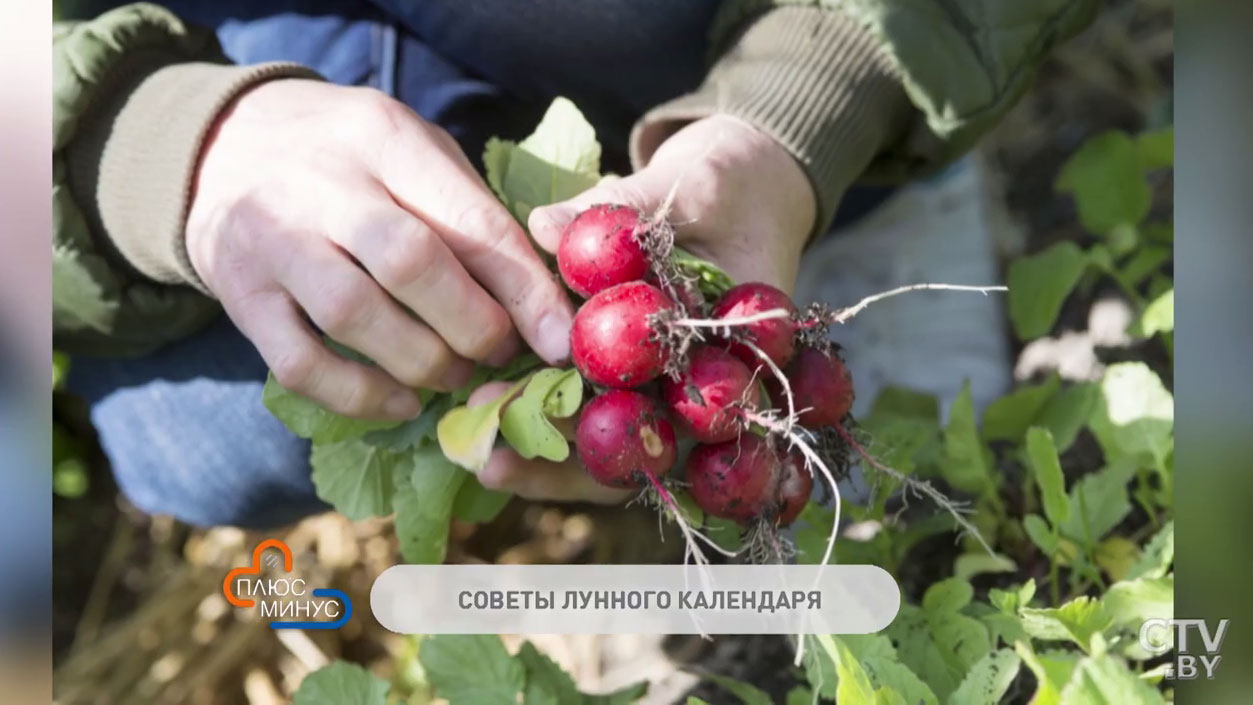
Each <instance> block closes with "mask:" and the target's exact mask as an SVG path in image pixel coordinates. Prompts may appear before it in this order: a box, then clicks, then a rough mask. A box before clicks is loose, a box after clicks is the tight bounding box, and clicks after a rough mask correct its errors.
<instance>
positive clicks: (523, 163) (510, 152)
mask: <svg viewBox="0 0 1253 705" xmlns="http://www.w3.org/2000/svg"><path fill="white" fill-rule="evenodd" d="M483 165H484V167H485V170H486V174H487V183H488V185H490V186H491V187H492V190H493V191H495V192H496V195H497V196H498V197H499V198H500V200H501V201H502V202H503V203H504V204H505V206H506V207H507V208H508V209H509V211H510V212H511V213H513V215H514V217H515V218H517V219H518V221H519V222H522V223H525V222H526V221H527V218H528V217H529V216H530V214H531V210H532V209H534V208H538V207H540V206H546V205H548V204H550V203H557V202H558V201H564V200H566V199H569V198H572V197H574V196H577V195H578V194H580V193H582V192H583V191H586V190H587V189H589V188H591V187H592V186H595V185H596V183H597V182H598V181H600V178H601V177H600V143H598V142H597V141H596V131H595V130H594V129H593V128H592V125H591V123H589V122H588V121H587V120H586V119H584V117H583V115H582V113H580V112H579V110H578V108H576V107H575V106H574V103H572V102H570V101H569V100H567V99H565V98H560V97H559V98H556V99H555V100H553V102H552V104H551V105H549V107H548V111H547V112H545V113H544V117H543V119H542V120H540V123H539V125H538V126H537V127H536V128H535V131H534V132H532V133H531V135H530V136H529V137H527V138H526V139H524V140H522V141H521V142H519V143H516V144H515V143H513V142H510V141H507V140H500V139H492V140H489V141H488V143H487V145H486V147H485V149H484V151H483Z"/></svg>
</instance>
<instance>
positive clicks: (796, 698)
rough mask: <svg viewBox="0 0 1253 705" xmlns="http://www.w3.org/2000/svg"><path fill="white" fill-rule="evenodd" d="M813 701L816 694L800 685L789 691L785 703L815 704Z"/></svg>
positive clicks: (795, 704) (797, 704)
mask: <svg viewBox="0 0 1253 705" xmlns="http://www.w3.org/2000/svg"><path fill="white" fill-rule="evenodd" d="M813 703H814V694H813V693H812V692H811V691H810V690H809V689H808V688H804V687H802V686H799V685H798V686H796V687H795V688H793V689H791V690H789V691H788V692H787V700H786V701H785V703H784V705H813Z"/></svg>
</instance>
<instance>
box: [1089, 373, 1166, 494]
mask: <svg viewBox="0 0 1253 705" xmlns="http://www.w3.org/2000/svg"><path fill="white" fill-rule="evenodd" d="M1174 425H1175V400H1174V397H1173V396H1172V395H1171V393H1170V392H1169V391H1167V390H1166V388H1165V386H1163V385H1162V381H1161V380H1160V379H1159V378H1158V376H1157V374H1156V373H1154V372H1153V370H1151V369H1149V367H1148V365H1145V364H1144V363H1142V362H1120V363H1118V364H1115V365H1110V366H1109V367H1108V368H1107V369H1106V370H1105V375H1104V377H1102V378H1101V394H1100V396H1099V397H1098V398H1097V402H1096V404H1095V406H1094V407H1093V409H1092V416H1091V419H1090V421H1089V422H1088V427H1089V428H1091V429H1092V433H1093V434H1094V435H1095V436H1096V439H1097V441H1098V442H1099V443H1100V444H1101V449H1102V450H1103V451H1104V452H1105V457H1106V459H1107V460H1110V461H1116V460H1120V459H1123V458H1129V459H1134V460H1136V461H1138V462H1141V463H1143V464H1145V465H1146V466H1147V467H1153V468H1158V469H1159V470H1160V469H1164V468H1165V467H1166V457H1167V456H1168V455H1170V454H1171V452H1173V450H1174V447H1175V443H1174Z"/></svg>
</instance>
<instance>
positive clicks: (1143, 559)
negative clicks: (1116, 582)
mask: <svg viewBox="0 0 1253 705" xmlns="http://www.w3.org/2000/svg"><path fill="white" fill-rule="evenodd" d="M1174 562H1175V522H1173V521H1171V522H1167V524H1166V525H1165V526H1163V527H1162V528H1161V529H1160V530H1159V531H1158V532H1157V533H1156V534H1155V535H1154V536H1153V538H1152V539H1150V540H1149V542H1148V544H1147V545H1146V546H1145V547H1144V553H1143V554H1141V555H1140V560H1139V561H1137V562H1136V564H1135V565H1133V566H1132V567H1131V570H1130V571H1128V572H1127V578H1128V579H1134V578H1141V577H1146V578H1160V577H1162V576H1163V575H1165V574H1166V571H1168V570H1170V565H1171V564H1172V563H1174Z"/></svg>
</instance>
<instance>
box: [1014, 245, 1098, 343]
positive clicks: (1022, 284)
mask: <svg viewBox="0 0 1253 705" xmlns="http://www.w3.org/2000/svg"><path fill="white" fill-rule="evenodd" d="M1090 263H1091V260H1090V259H1089V257H1088V255H1086V254H1085V253H1084V252H1083V250H1081V249H1079V246H1078V245H1076V244H1075V243H1073V242H1070V241H1066V242H1059V243H1057V244H1056V245H1053V246H1052V247H1050V248H1048V249H1047V250H1044V251H1043V252H1040V253H1039V254H1035V255H1031V256H1030V257H1019V258H1018V259H1016V260H1014V261H1013V263H1011V264H1010V265H1009V274H1008V277H1007V279H1008V284H1009V318H1010V320H1011V321H1012V322H1013V324H1014V332H1015V333H1016V334H1017V335H1018V338H1019V339H1021V340H1031V339H1033V338H1038V337H1040V336H1042V335H1046V334H1047V333H1048V332H1049V331H1050V330H1052V329H1053V323H1054V322H1055V321H1057V314H1058V313H1060V312H1061V310H1062V304H1063V303H1064V302H1065V301H1066V297H1067V296H1069V295H1070V292H1071V290H1072V289H1074V288H1075V284H1078V283H1079V277H1081V276H1083V272H1084V270H1085V269H1087V268H1088V265H1089V264H1090Z"/></svg>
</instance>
